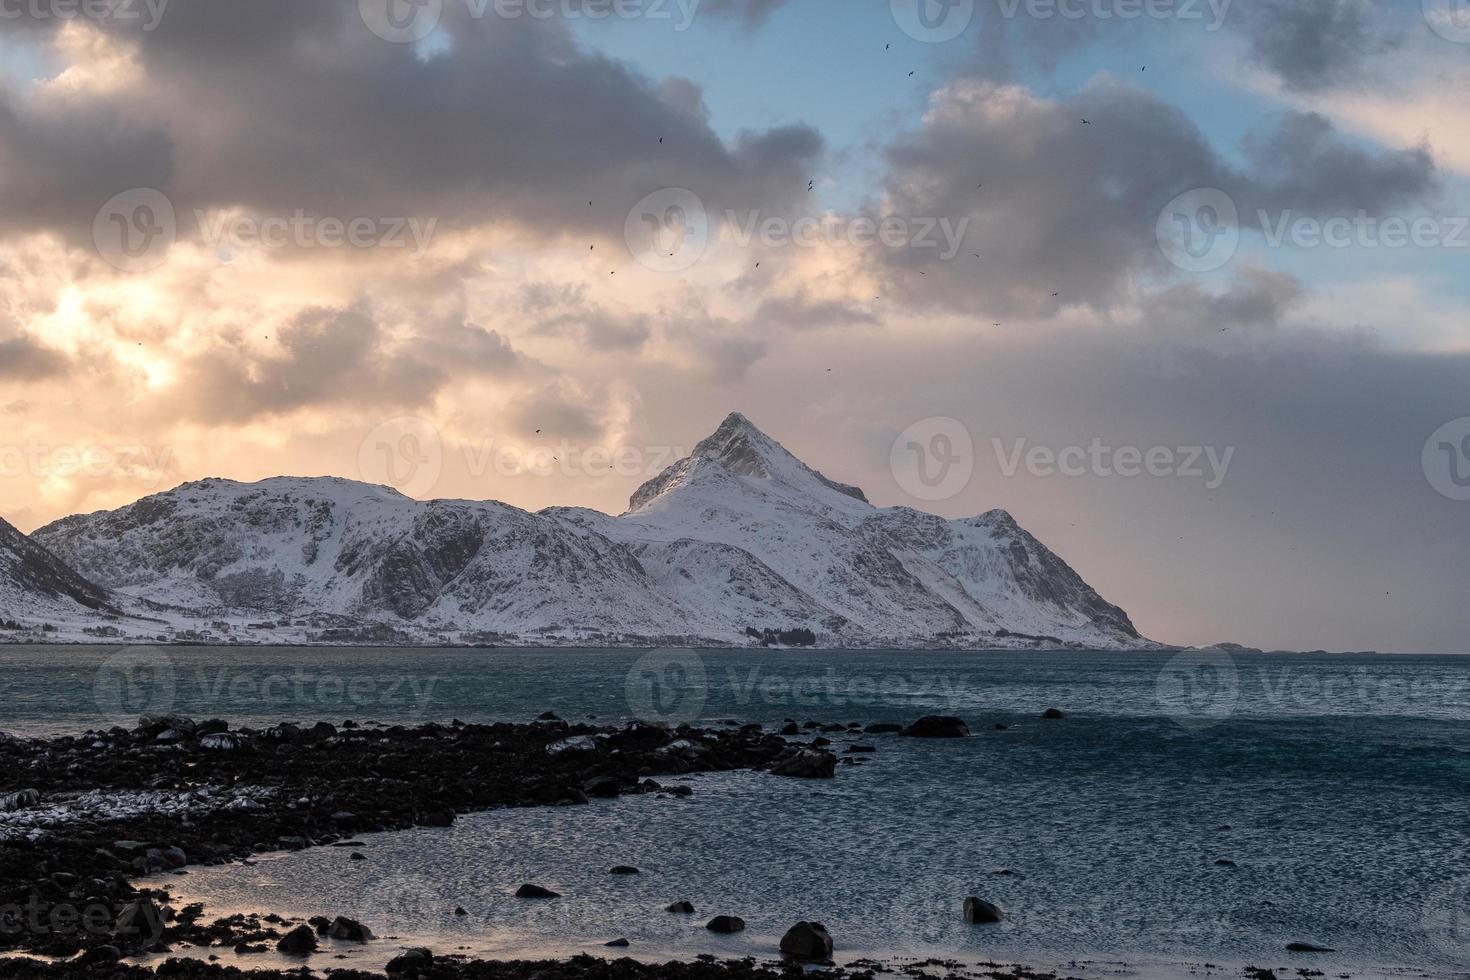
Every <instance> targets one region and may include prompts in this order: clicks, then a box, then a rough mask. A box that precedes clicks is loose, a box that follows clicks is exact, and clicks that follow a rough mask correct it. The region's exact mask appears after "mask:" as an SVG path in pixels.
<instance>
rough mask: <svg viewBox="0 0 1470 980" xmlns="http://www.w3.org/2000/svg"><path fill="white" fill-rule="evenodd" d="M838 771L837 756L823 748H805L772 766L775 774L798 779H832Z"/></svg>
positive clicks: (772, 772) (772, 771) (772, 773)
mask: <svg viewBox="0 0 1470 980" xmlns="http://www.w3.org/2000/svg"><path fill="white" fill-rule="evenodd" d="M836 772H837V756H835V755H833V754H832V753H831V752H827V751H824V750H822V749H803V750H802V751H800V752H798V753H796V754H795V755H793V756H788V757H787V758H785V759H782V760H781V761H780V762H777V763H776V764H775V765H774V766H772V767H771V775H773V776H794V777H796V778H798V779H831V778H832V777H833V776H834V775H835V774H836Z"/></svg>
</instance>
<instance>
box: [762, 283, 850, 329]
mask: <svg viewBox="0 0 1470 980" xmlns="http://www.w3.org/2000/svg"><path fill="white" fill-rule="evenodd" d="M751 320H752V322H753V323H756V324H761V325H769V326H772V327H775V328H778V329H780V328H790V329H796V330H802V329H807V328H812V327H832V326H836V327H846V326H854V325H872V324H876V323H878V322H879V321H878V317H877V316H876V315H875V314H874V313H873V311H872V310H871V309H869V308H867V307H865V306H863V305H861V304H859V303H857V302H854V301H852V300H841V299H817V298H814V297H812V296H810V295H808V294H807V293H806V292H805V291H802V292H798V293H797V294H795V295H792V296H772V297H770V298H768V299H765V300H762V301H761V304H760V306H758V307H757V308H756V311H755V313H754V314H753V315H752V316H751Z"/></svg>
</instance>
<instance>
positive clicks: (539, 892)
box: [516, 885, 561, 898]
mask: <svg viewBox="0 0 1470 980" xmlns="http://www.w3.org/2000/svg"><path fill="white" fill-rule="evenodd" d="M516 898H561V896H560V895H558V894H557V893H556V892H554V891H552V890H551V889H550V888H542V887H541V886H540V885H522V886H521V887H520V888H517V889H516Z"/></svg>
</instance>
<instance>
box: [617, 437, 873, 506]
mask: <svg viewBox="0 0 1470 980" xmlns="http://www.w3.org/2000/svg"><path fill="white" fill-rule="evenodd" d="M709 470H714V471H715V472H716V473H717V474H719V475H721V476H724V477H727V478H728V477H742V478H745V479H747V480H760V481H765V482H768V483H771V484H775V485H779V486H781V487H783V488H784V489H785V490H786V491H787V492H789V493H793V492H794V493H797V494H803V495H811V496H813V497H814V498H817V499H818V500H821V499H822V498H827V497H829V496H830V494H831V493H833V492H835V493H837V494H840V495H842V496H843V497H846V498H849V500H848V501H847V502H846V504H847V505H848V506H850V505H851V502H852V501H858V502H859V503H861V504H867V503H868V498H867V497H866V496H864V495H863V492H862V491H861V490H859V489H858V488H857V487H851V486H848V485H847V484H845V483H838V482H837V481H835V480H829V479H827V478H826V477H825V476H823V475H822V474H821V473H818V472H817V471H816V470H814V469H812V468H811V467H810V466H807V465H806V464H805V463H803V462H802V461H801V460H799V459H797V458H796V457H795V456H793V455H792V454H791V453H790V452H789V451H788V450H787V449H786V447H785V446H783V445H781V444H780V443H779V442H777V441H776V440H775V439H772V438H771V437H770V436H768V435H766V434H765V433H764V432H762V431H761V430H760V429H759V428H757V427H756V425H755V423H753V422H751V421H750V419H748V418H746V417H745V416H744V415H743V414H741V413H740V412H731V413H730V414H729V415H727V416H725V420H724V421H723V422H721V423H720V426H719V428H717V429H715V431H714V432H712V433H711V434H710V435H709V436H707V437H706V438H704V439H702V440H700V442H699V443H698V444H697V445H696V446H695V447H694V451H693V452H692V453H690V454H689V455H688V456H687V457H686V458H684V459H681V460H679V461H678V462H677V463H674V464H673V465H672V466H670V467H669V468H668V469H666V470H664V471H663V472H662V473H660V474H659V475H658V476H656V477H654V478H653V479H652V480H649V481H648V482H647V483H645V484H643V486H641V487H639V488H638V489H637V490H636V491H635V492H634V493H633V496H632V497H631V498H629V501H628V510H629V512H633V511H637V510H641V509H643V508H644V507H646V506H648V505H649V504H650V503H652V502H653V501H654V500H656V499H658V498H659V497H662V496H663V495H664V494H666V493H669V492H670V491H673V490H675V489H677V488H678V487H681V486H686V485H689V484H690V483H692V482H693V481H695V480H696V479H698V478H699V477H700V475H701V473H703V472H706V471H709Z"/></svg>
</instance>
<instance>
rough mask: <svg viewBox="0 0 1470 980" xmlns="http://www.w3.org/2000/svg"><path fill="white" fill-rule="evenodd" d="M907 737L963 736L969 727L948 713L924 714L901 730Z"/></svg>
mask: <svg viewBox="0 0 1470 980" xmlns="http://www.w3.org/2000/svg"><path fill="white" fill-rule="evenodd" d="M903 734H904V735H907V736H908V737H909V738H965V737H967V736H968V735H969V734H970V728H969V726H968V725H966V724H965V723H964V722H963V721H961V720H960V719H959V718H954V717H951V716H949V715H925V716H924V717H922V718H920V719H919V720H918V721H916V722H914V723H913V724H912V725H910V726H909V727H907V728H905V729H904V730H903Z"/></svg>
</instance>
